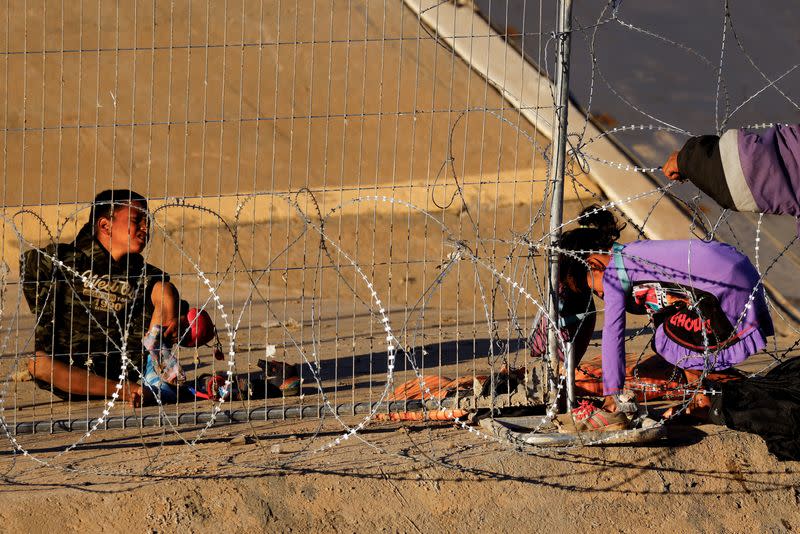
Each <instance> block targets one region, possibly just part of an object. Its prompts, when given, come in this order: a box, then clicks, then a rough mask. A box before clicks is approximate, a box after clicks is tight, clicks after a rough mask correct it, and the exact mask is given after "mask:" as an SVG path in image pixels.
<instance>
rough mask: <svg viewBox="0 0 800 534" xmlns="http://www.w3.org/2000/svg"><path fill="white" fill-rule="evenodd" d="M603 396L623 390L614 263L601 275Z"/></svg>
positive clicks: (621, 318)
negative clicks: (603, 307) (603, 308)
mask: <svg viewBox="0 0 800 534" xmlns="http://www.w3.org/2000/svg"><path fill="white" fill-rule="evenodd" d="M603 303H604V305H605V310H604V311H603V317H604V319H603V343H602V355H603V395H613V394H615V393H619V392H621V391H622V390H623V388H624V386H625V293H624V292H623V291H622V286H621V285H620V282H619V278H618V277H617V271H616V269H615V268H614V260H613V259H612V260H611V263H609V264H608V268H606V272H605V274H604V275H603Z"/></svg>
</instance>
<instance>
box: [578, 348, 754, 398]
mask: <svg viewBox="0 0 800 534" xmlns="http://www.w3.org/2000/svg"><path fill="white" fill-rule="evenodd" d="M628 359H629V360H634V358H633V357H629V358H628ZM634 361H635V360H634ZM634 367H637V366H636V364H635V363H632V364H630V365H628V366H626V367H625V387H626V388H630V389H631V390H632V391H634V392H635V393H636V399H637V400H639V401H642V400H644V399H645V396H646V398H647V399H649V400H655V399H661V398H669V397H670V395H671V394H672V390H675V389H676V388H679V387H681V386H682V385H684V384H686V379H685V378H684V376H683V371H682V370H681V369H676V368H675V366H674V365H672V364H671V363H669V362H668V361H667V360H665V359H664V358H662V357H660V356H657V355H655V354H653V355H651V356H648V357H647V358H644V359H643V360H642V361H641V362H639V365H638V367H637V369H636V376H634V374H633V372H634ZM602 376H603V371H602V364H601V362H600V358H599V357H597V358H594V359H590V360H588V361H582V362H581V363H580V364H578V367H577V368H576V369H575V393H576V394H577V395H578V396H587V395H589V396H595V397H602V396H603V379H602ZM706 378H707V379H708V380H713V381H715V382H727V381H729V380H737V379H739V378H742V376H741V374H740V373H739V372H738V371H736V370H735V369H730V370H726V371H721V372H717V373H709V374H708V375H707V376H706ZM644 385H647V386H652V387H648V390H647V392H646V393H647V395H645V392H644V391H642V387H643V386H644Z"/></svg>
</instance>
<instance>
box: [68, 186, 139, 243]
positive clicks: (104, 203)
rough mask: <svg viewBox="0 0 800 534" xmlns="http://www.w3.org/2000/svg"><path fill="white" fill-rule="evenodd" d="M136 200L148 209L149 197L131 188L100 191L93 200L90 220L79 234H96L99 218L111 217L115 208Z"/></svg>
mask: <svg viewBox="0 0 800 534" xmlns="http://www.w3.org/2000/svg"><path fill="white" fill-rule="evenodd" d="M134 202H138V203H140V204H144V209H145V210H146V209H147V199H146V198H144V197H143V196H142V195H140V194H139V193H137V192H136V191H131V190H130V189H106V190H105V191H102V192H100V193H98V194H97V196H96V197H94V200H93V201H92V209H91V211H90V212H89V220H88V221H87V222H86V224H84V225H83V227H82V228H81V230H80V232H78V235H79V236H83V235H85V234H87V233H88V234H89V235H94V232H95V228H96V227H97V221H98V220H100V219H101V218H105V219H110V218H111V216H112V215H113V214H114V210H116V209H117V208H118V207H120V206H123V205H127V204H132V203H134Z"/></svg>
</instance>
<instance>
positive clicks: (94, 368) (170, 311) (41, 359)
mask: <svg viewBox="0 0 800 534" xmlns="http://www.w3.org/2000/svg"><path fill="white" fill-rule="evenodd" d="M148 238H149V229H148V217H147V201H146V200H145V198H144V197H142V196H141V195H140V194H138V193H135V192H133V191H129V190H120V189H117V190H107V191H103V192H102V193H100V194H99V195H97V197H96V198H95V200H94V203H93V206H92V210H91V214H90V217H89V221H88V222H87V223H86V224H85V225H84V226H83V228H81V230H80V232H78V235H77V237H76V238H75V241H73V242H72V243H58V244H52V245H49V246H47V247H45V248H43V249H32V250H29V251H27V252H25V253H24V254H23V255H22V257H21V265H20V272H21V273H22V275H23V276H22V278H23V293H24V295H25V299H26V300H27V302H28V306H29V307H30V309H31V311H32V312H33V314H34V315H35V316H36V320H37V322H36V332H35V348H36V355H35V357H33V358H31V359H30V360H29V362H28V370H29V371H30V373H31V375H32V376H33V378H34V380H35V381H36V383H37V385H39V386H40V387H42V388H44V389H47V390H48V391H51V392H52V393H53V394H55V395H57V396H59V397H61V398H65V399H69V398H70V397H84V398H107V397H109V396H111V395H112V394H113V393H114V392H115V391H116V385H117V383H118V382H119V378H120V376H121V375H125V374H126V371H127V370H126V369H123V368H122V351H123V350H125V351H126V353H127V355H128V357H129V358H130V359H131V360H132V361H133V362H134V363H136V365H137V367H138V368H139V369H144V366H145V362H144V361H143V360H142V354H143V349H142V338H143V337H144V335H145V333H146V330H145V329H146V328H147V329H148V330H149V329H150V328H151V327H152V326H153V325H161V332H162V335H163V336H164V338H167V339H169V340H170V341H174V340H175V339H176V338H177V335H178V328H179V324H180V318H179V313H180V298H179V296H178V291H177V290H176V289H175V286H174V285H172V284H171V283H170V281H169V276H168V275H167V274H166V273H164V272H163V271H161V270H159V269H158V268H156V267H153V266H152V265H149V264H147V263H145V261H144V258H143V257H142V255H141V253H142V251H143V250H144V248H145V246H146V245H147V241H148ZM128 378H129V380H128V381H127V382H126V385H125V387H123V388H122V390H121V392H120V396H121V398H122V400H123V401H127V402H129V403H131V404H134V405H137V404H140V403H141V402H142V396H143V394H144V395H145V396H147V394H148V392H147V391H144V392H143V390H142V386H141V385H139V384H137V383H136V380H137V379H138V377H128Z"/></svg>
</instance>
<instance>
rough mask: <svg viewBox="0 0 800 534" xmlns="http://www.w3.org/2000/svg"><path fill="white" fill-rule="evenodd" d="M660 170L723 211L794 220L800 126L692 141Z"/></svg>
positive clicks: (799, 186) (799, 211)
mask: <svg viewBox="0 0 800 534" xmlns="http://www.w3.org/2000/svg"><path fill="white" fill-rule="evenodd" d="M662 170H663V172H664V175H665V176H666V177H667V178H669V179H670V180H684V179H688V180H689V181H690V182H692V183H693V184H694V185H696V186H697V187H698V188H699V189H700V190H702V191H703V192H704V193H706V194H707V195H708V196H710V197H711V198H713V199H714V200H715V201H716V202H717V204H719V205H720V206H722V207H723V208H726V209H730V210H735V211H751V212H759V213H771V214H778V215H792V216H794V217H800V124H794V125H783V126H780V125H779V126H773V127H771V128H769V129H767V130H766V131H764V132H763V133H761V134H757V133H753V132H748V131H745V130H727V131H726V132H725V133H723V134H722V135H721V136H719V137H717V136H716V135H701V136H698V137H692V138H691V139H689V140H688V141H686V143H685V144H684V145H683V148H681V149H680V150H679V151H676V152H673V153H672V155H670V157H669V159H667V161H666V163H664V166H663V167H662ZM798 233H799V234H800V227H799V228H798Z"/></svg>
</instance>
